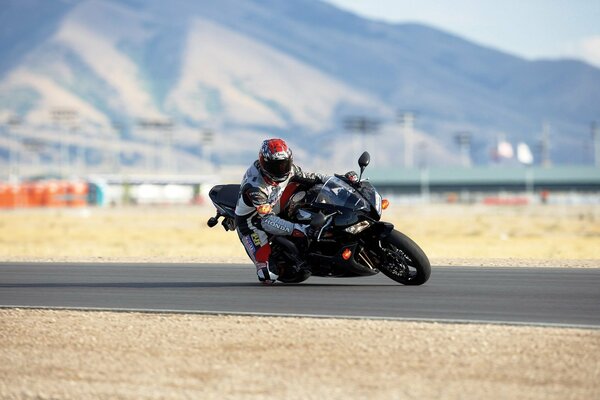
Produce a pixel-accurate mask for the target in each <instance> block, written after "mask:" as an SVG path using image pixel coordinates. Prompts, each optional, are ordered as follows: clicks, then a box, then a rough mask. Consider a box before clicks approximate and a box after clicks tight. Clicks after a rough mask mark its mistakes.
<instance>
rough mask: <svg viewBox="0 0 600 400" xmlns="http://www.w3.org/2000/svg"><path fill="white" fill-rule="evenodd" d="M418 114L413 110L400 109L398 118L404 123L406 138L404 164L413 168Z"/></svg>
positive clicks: (403, 131) (404, 136) (403, 132)
mask: <svg viewBox="0 0 600 400" xmlns="http://www.w3.org/2000/svg"><path fill="white" fill-rule="evenodd" d="M415 119H416V114H415V112H413V111H408V110H406V111H398V115H397V120H398V122H399V123H400V124H402V135H403V138H404V166H405V167H406V168H412V167H413V165H414V160H413V136H414V126H415Z"/></svg>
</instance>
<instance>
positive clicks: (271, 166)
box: [264, 158, 292, 181]
mask: <svg viewBox="0 0 600 400" xmlns="http://www.w3.org/2000/svg"><path fill="white" fill-rule="evenodd" d="M264 169H265V171H266V172H267V173H268V174H269V177H270V178H271V179H273V180H275V181H283V180H285V179H286V178H287V177H288V175H289V173H290V171H291V170H292V159H291V158H287V159H285V160H268V161H267V160H265V161H264Z"/></svg>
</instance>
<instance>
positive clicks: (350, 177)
mask: <svg viewBox="0 0 600 400" xmlns="http://www.w3.org/2000/svg"><path fill="white" fill-rule="evenodd" d="M344 176H345V177H346V179H348V180H349V181H350V182H352V183H357V182H358V175H357V174H356V172H354V171H348V172H346V173H345V174H344Z"/></svg>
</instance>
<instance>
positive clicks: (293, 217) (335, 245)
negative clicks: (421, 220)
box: [208, 152, 431, 285]
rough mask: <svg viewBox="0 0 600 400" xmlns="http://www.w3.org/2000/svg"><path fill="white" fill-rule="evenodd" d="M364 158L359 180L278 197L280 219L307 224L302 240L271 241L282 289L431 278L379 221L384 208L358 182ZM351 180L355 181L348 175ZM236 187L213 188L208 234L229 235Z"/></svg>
mask: <svg viewBox="0 0 600 400" xmlns="http://www.w3.org/2000/svg"><path fill="white" fill-rule="evenodd" d="M369 162H370V156H369V153H367V152H364V153H363V154H362V155H361V156H360V158H359V160H358V165H359V167H360V176H359V177H358V179H351V178H350V177H348V176H346V175H338V174H335V175H334V176H331V177H327V178H326V180H325V182H323V183H319V184H306V183H305V184H302V183H290V184H289V185H288V186H287V187H286V192H288V191H289V192H288V193H286V192H284V193H283V195H282V199H288V200H286V201H285V204H281V212H280V216H282V217H283V218H285V219H287V220H290V221H292V222H297V223H301V224H309V226H310V228H309V229H308V235H307V236H306V237H305V238H295V237H283V236H272V237H271V238H270V240H271V242H270V244H271V249H272V250H271V257H270V260H269V262H270V264H271V265H273V263H274V265H276V267H277V269H278V272H279V278H278V280H279V281H281V282H285V283H300V282H303V281H305V280H306V279H308V278H309V277H310V276H311V275H314V276H322V277H336V278H342V277H358V276H369V275H375V274H377V273H379V272H382V273H383V274H384V275H386V276H388V277H389V278H391V279H393V280H394V281H396V282H399V283H401V284H404V285H422V284H424V283H425V282H427V280H428V279H429V276H430V275H431V266H430V263H429V259H428V258H427V256H426V255H425V253H424V252H423V250H421V248H420V247H419V246H418V245H417V244H416V243H415V242H414V241H412V240H411V239H410V238H409V237H408V236H406V235H405V234H403V233H402V232H399V231H397V230H396V229H394V225H392V224H391V223H389V222H384V221H381V214H382V209H385V208H387V205H388V204H389V202H388V201H387V200H382V198H381V195H380V194H379V193H378V192H377V190H376V189H375V187H373V185H372V184H371V183H370V182H369V181H368V180H361V178H362V174H363V172H364V170H365V168H366V167H367V165H369ZM354 177H356V175H354ZM239 191H240V185H217V186H214V187H213V188H212V189H211V190H210V193H209V196H210V198H211V200H212V202H213V204H214V205H215V207H216V209H217V215H216V216H214V217H211V218H210V219H209V220H208V226H210V227H211V228H212V227H214V226H215V225H217V223H218V221H219V219H220V218H223V220H222V221H221V224H222V225H223V227H224V228H225V229H226V230H228V231H233V230H235V227H236V225H235V205H236V203H237V200H238V196H239Z"/></svg>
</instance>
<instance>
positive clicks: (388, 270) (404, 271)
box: [377, 230, 431, 285]
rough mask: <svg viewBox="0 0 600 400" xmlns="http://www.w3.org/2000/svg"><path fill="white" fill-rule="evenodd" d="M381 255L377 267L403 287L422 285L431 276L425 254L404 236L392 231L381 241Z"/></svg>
mask: <svg viewBox="0 0 600 400" xmlns="http://www.w3.org/2000/svg"><path fill="white" fill-rule="evenodd" d="M381 248H382V250H383V254H382V257H381V260H380V261H381V262H380V264H379V265H378V266H377V269H379V270H380V271H381V272H382V273H383V274H384V275H386V276H387V277H388V278H391V279H393V280H395V281H396V282H398V283H402V284H403V285H422V284H424V283H425V282H427V280H428V279H429V276H430V275H431V265H430V263H429V259H428V258H427V256H426V255H425V252H423V250H421V248H420V247H419V246H418V245H417V244H416V243H415V242H413V240H412V239H411V238H409V237H408V236H406V235H405V234H403V233H401V232H398V231H397V230H393V231H392V232H391V233H390V235H389V236H388V237H386V238H385V239H382V240H381Z"/></svg>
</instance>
